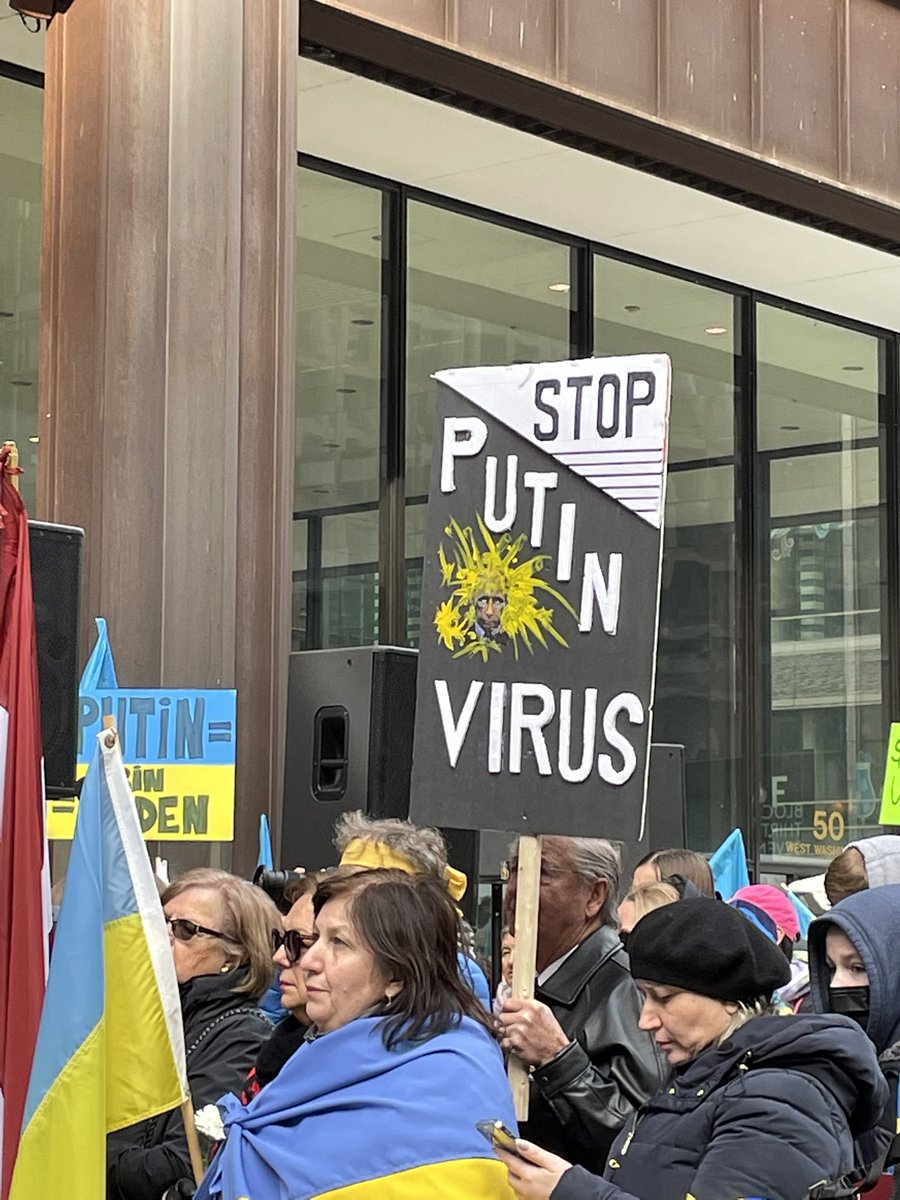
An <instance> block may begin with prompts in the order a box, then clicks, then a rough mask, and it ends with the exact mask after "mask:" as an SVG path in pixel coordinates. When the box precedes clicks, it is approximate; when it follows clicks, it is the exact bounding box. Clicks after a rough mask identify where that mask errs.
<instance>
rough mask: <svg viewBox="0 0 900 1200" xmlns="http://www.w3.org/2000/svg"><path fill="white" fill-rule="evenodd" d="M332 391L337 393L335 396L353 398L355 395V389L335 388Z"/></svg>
mask: <svg viewBox="0 0 900 1200" xmlns="http://www.w3.org/2000/svg"><path fill="white" fill-rule="evenodd" d="M334 390H335V391H336V392H337V394H338V395H339V396H355V395H356V388H335V389H334Z"/></svg>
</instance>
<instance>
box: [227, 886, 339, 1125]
mask: <svg viewBox="0 0 900 1200" xmlns="http://www.w3.org/2000/svg"><path fill="white" fill-rule="evenodd" d="M321 878H324V875H323V874H319V875H303V876H301V877H300V878H299V879H297V880H295V881H293V882H291V883H289V884H288V885H287V887H286V888H285V889H284V899H285V902H286V903H287V904H289V905H290V908H289V909H288V911H287V912H286V913H285V915H284V917H283V918H282V920H283V922H284V929H283V930H277V929H276V930H273V931H272V952H273V953H272V961H273V962H274V964H275V975H276V982H277V984H278V990H279V993H280V996H281V1007H282V1008H283V1009H284V1010H285V1016H284V1017H283V1018H282V1019H281V1020H280V1021H279V1022H278V1024H277V1025H276V1026H275V1029H274V1030H273V1032H272V1036H271V1037H270V1038H269V1039H268V1041H266V1042H265V1043H264V1044H263V1046H262V1047H261V1049H260V1052H259V1057H258V1058H257V1060H256V1065H255V1066H254V1067H253V1068H252V1069H251V1071H250V1074H249V1075H248V1076H247V1079H246V1082H245V1083H244V1089H243V1091H242V1092H241V1100H242V1102H243V1103H244V1104H249V1103H250V1101H251V1100H252V1099H253V1097H254V1096H256V1095H257V1094H258V1092H259V1091H260V1090H261V1089H262V1088H264V1087H265V1086H266V1084H267V1083H270V1082H271V1081H272V1080H273V1079H274V1078H275V1076H276V1075H277V1074H278V1072H279V1071H280V1070H281V1068H282V1067H283V1066H284V1064H285V1063H286V1062H287V1060H288V1059H289V1058H290V1057H291V1055H292V1054H293V1053H294V1051H295V1050H298V1049H299V1048H300V1045H301V1043H302V1042H303V1039H304V1037H305V1036H306V1031H307V1029H308V1028H309V1025H310V1018H309V1017H308V1016H307V1013H306V999H307V997H306V981H305V980H304V978H303V972H302V971H301V970H300V959H301V958H302V957H303V954H304V952H305V951H306V950H307V949H308V948H309V947H310V946H311V945H312V943H313V942H314V941H315V940H316V939H315V934H314V933H313V920H314V914H313V893H314V892H315V890H316V881H317V879H321Z"/></svg>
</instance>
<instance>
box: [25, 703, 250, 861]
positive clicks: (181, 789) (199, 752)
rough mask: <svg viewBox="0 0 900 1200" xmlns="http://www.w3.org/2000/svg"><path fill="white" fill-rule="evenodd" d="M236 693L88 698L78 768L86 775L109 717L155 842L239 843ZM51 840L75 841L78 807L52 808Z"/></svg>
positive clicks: (82, 710)
mask: <svg viewBox="0 0 900 1200" xmlns="http://www.w3.org/2000/svg"><path fill="white" fill-rule="evenodd" d="M236 714H237V693H236V692H234V691H231V690H228V689H215V690H201V689H191V690H187V689H175V690H173V689H165V688H158V689H151V688H130V689H108V690H98V691H92V692H86V693H82V695H81V696H80V697H79V708H78V766H77V770H76V775H77V776H78V778H81V777H82V776H83V775H84V774H85V771H86V770H87V761H88V759H87V756H88V755H89V754H90V752H91V750H92V748H93V744H94V741H95V740H96V739H95V735H96V734H97V733H98V731H99V730H100V729H101V727H102V722H103V717H104V716H111V717H112V718H113V720H114V723H115V727H116V730H117V732H118V735H119V741H120V744H121V747H122V757H123V759H124V761H125V763H126V764H127V765H126V767H125V771H126V774H127V776H128V782H129V785H130V787H131V790H132V792H133V793H134V799H135V803H136V805H137V809H138V816H139V818H140V822H141V830H142V832H143V835H144V837H145V838H146V839H147V840H148V841H169V842H182V841H204V842H228V841H231V840H232V839H233V837H234V763H235V740H236ZM48 810H49V811H48V821H47V833H48V837H50V838H54V839H57V840H70V839H71V838H72V836H73V834H74V831H75V817H76V815H77V811H78V801H77V800H75V799H52V800H50V801H49V802H48Z"/></svg>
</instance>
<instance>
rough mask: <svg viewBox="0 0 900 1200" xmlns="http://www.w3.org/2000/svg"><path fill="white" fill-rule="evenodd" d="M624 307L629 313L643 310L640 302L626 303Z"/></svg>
mask: <svg viewBox="0 0 900 1200" xmlns="http://www.w3.org/2000/svg"><path fill="white" fill-rule="evenodd" d="M624 308H625V311H626V312H627V313H636V312H640V311H641V306H640V305H639V304H626V305H625V306H624Z"/></svg>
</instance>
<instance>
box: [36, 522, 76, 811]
mask: <svg viewBox="0 0 900 1200" xmlns="http://www.w3.org/2000/svg"><path fill="white" fill-rule="evenodd" d="M28 527H29V534H30V538H29V541H30V546H31V586H32V591H33V593H34V623H35V634H36V638H37V656H38V681H39V686H40V694H41V740H42V742H43V747H44V778H45V781H46V784H47V787H48V788H62V789H65V788H71V787H72V786H73V784H74V782H75V755H76V751H77V745H76V739H77V736H78V621H79V609H80V602H81V549H82V544H83V541H84V531H83V530H81V529H75V528H73V527H72V526H70V525H47V524H44V523H43V522H42V521H29V523H28Z"/></svg>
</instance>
